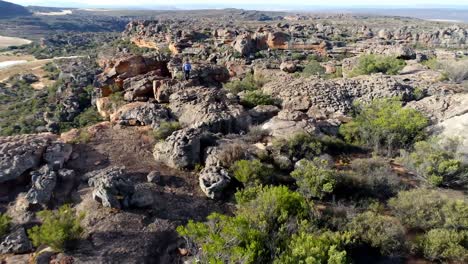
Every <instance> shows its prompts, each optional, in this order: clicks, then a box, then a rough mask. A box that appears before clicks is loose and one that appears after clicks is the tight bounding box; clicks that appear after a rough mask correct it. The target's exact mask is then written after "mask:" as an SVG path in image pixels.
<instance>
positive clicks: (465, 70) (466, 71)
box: [437, 59, 468, 83]
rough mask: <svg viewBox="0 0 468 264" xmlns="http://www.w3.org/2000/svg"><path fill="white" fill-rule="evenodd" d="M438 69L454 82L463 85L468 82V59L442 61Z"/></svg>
mask: <svg viewBox="0 0 468 264" xmlns="http://www.w3.org/2000/svg"><path fill="white" fill-rule="evenodd" d="M437 67H438V68H439V69H441V70H442V71H443V74H444V75H445V76H446V78H447V79H448V80H450V81H452V82H455V83H462V82H463V81H465V80H468V59H464V60H447V61H441V62H439V63H438V66H437Z"/></svg>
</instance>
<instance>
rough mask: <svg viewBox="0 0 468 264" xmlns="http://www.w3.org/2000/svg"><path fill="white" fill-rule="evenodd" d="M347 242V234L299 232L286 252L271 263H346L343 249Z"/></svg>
mask: <svg viewBox="0 0 468 264" xmlns="http://www.w3.org/2000/svg"><path fill="white" fill-rule="evenodd" d="M347 240H349V238H348V235H347V234H340V233H334V232H330V231H326V232H323V233H320V234H313V233H307V232H300V233H298V234H294V235H293V236H292V239H291V241H290V242H289V245H288V248H287V250H286V251H285V252H284V253H283V254H282V255H281V256H280V257H279V258H278V259H276V260H275V261H274V262H273V263H275V264H297V263H317V264H319V263H323V264H326V263H333V264H340V263H348V261H347V256H346V250H344V248H343V244H345V243H346V242H347Z"/></svg>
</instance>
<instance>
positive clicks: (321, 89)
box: [263, 74, 413, 118]
mask: <svg viewBox="0 0 468 264" xmlns="http://www.w3.org/2000/svg"><path fill="white" fill-rule="evenodd" d="M263 91H264V92H265V93H268V94H271V95H273V96H274V97H277V98H282V100H283V101H282V107H283V109H287V110H292V111H302V112H307V113H309V114H312V116H311V117H314V118H317V116H314V114H315V113H320V116H321V117H323V115H326V116H328V117H330V116H341V115H346V114H348V113H349V111H351V109H352V105H353V102H354V101H355V100H358V101H362V102H370V101H371V100H373V99H377V98H385V97H394V96H400V97H402V98H403V100H409V99H410V98H412V92H413V88H412V87H410V86H407V85H404V84H402V83H400V82H398V81H397V80H396V79H395V78H393V77H391V76H384V75H381V74H376V75H372V76H361V77H356V78H352V79H338V80H321V79H314V78H309V79H302V78H301V79H296V80H293V81H291V82H281V81H278V82H270V83H267V84H266V85H265V86H264V87H263ZM309 110H310V111H309Z"/></svg>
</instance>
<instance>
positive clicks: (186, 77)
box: [185, 71, 190, 81]
mask: <svg viewBox="0 0 468 264" xmlns="http://www.w3.org/2000/svg"><path fill="white" fill-rule="evenodd" d="M189 79H190V71H185V80H186V81H188V80H189Z"/></svg>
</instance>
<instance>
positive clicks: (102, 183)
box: [84, 167, 135, 208]
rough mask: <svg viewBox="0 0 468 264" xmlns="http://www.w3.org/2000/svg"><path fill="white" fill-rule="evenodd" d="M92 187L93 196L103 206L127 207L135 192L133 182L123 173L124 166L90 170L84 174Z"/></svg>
mask: <svg viewBox="0 0 468 264" xmlns="http://www.w3.org/2000/svg"><path fill="white" fill-rule="evenodd" d="M84 179H87V180H88V185H89V186H90V187H93V198H94V200H96V201H97V202H99V203H101V204H102V205H103V206H104V207H111V208H123V207H129V205H130V200H131V197H132V195H133V193H134V192H135V188H134V184H133V183H132V182H131V181H130V180H129V179H128V177H127V175H126V174H125V168H124V167H109V168H105V169H102V170H97V171H92V172H89V173H87V174H86V175H85V176H84Z"/></svg>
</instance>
